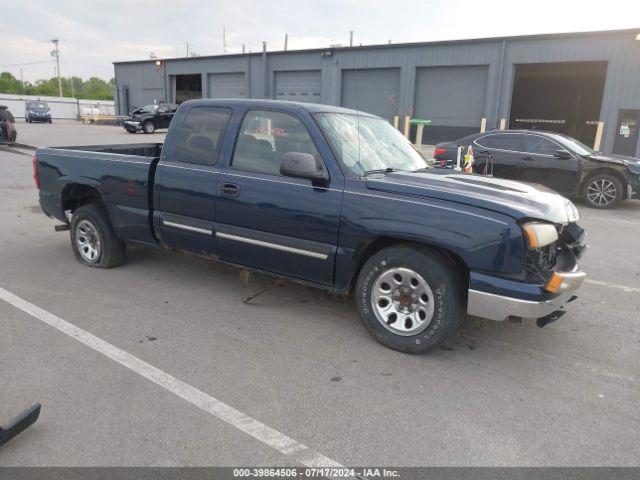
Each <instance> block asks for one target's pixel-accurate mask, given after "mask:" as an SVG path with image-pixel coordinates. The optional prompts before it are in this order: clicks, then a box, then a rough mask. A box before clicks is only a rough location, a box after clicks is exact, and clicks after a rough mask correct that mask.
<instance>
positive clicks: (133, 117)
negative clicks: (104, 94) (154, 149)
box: [122, 103, 178, 133]
mask: <svg viewBox="0 0 640 480" xmlns="http://www.w3.org/2000/svg"><path fill="white" fill-rule="evenodd" d="M177 109H178V106H177V105H174V104H170V103H161V104H159V105H156V104H151V105H145V106H144V107H140V108H136V109H134V110H132V111H131V113H130V114H129V118H128V119H127V120H125V121H124V122H123V124H122V126H123V127H124V129H125V130H126V131H127V132H129V133H137V132H144V133H153V132H155V131H156V130H158V129H159V128H169V124H171V120H173V116H174V115H175V113H176V110H177Z"/></svg>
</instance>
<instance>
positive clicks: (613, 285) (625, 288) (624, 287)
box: [585, 278, 640, 293]
mask: <svg viewBox="0 0 640 480" xmlns="http://www.w3.org/2000/svg"><path fill="white" fill-rule="evenodd" d="M585 283H590V284H592V285H600V286H601V287H611V288H617V289H619V290H622V291H625V292H638V293H640V288H638V287H628V286H627V285H618V284H617V283H609V282H601V281H600V280H591V279H590V278H587V279H585Z"/></svg>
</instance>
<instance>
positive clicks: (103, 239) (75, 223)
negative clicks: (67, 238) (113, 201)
mask: <svg viewBox="0 0 640 480" xmlns="http://www.w3.org/2000/svg"><path fill="white" fill-rule="evenodd" d="M70 233H71V247H72V248H73V253H74V254H75V256H76V259H77V260H78V261H79V262H80V263H81V264H82V265H85V266H87V267H96V268H113V267H117V266H119V265H122V263H124V260H125V253H126V248H125V244H124V242H122V241H120V240H119V239H118V237H116V234H115V233H114V231H113V227H112V226H111V221H110V220H109V215H108V214H107V210H106V209H105V208H104V207H103V206H102V205H99V204H94V203H90V204H87V205H83V206H81V207H80V208H78V209H77V210H76V211H75V212H74V213H73V217H72V219H71V229H70Z"/></svg>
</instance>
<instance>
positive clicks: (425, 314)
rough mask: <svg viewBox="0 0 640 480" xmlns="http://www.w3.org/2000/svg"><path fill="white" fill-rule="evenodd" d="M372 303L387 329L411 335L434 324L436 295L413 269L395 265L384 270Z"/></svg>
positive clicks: (398, 333) (379, 319) (374, 285)
mask: <svg viewBox="0 0 640 480" xmlns="http://www.w3.org/2000/svg"><path fill="white" fill-rule="evenodd" d="M371 306H372V308H373V311H374V312H375V314H376V318H377V319H378V321H379V322H380V323H381V324H382V326H383V327H384V328H386V329H387V330H389V331H391V332H393V333H395V334H397V335H403V336H410V335H416V334H418V333H420V332H421V331H423V330H424V329H425V328H427V327H428V326H429V324H430V323H431V320H432V319H433V313H434V298H433V293H432V291H431V288H430V287H429V284H428V283H427V282H426V280H425V279H424V278H422V276H421V275H420V274H418V273H417V272H414V271H413V270H411V269H409V268H401V267H393V268H389V269H388V270H385V271H383V272H382V273H381V274H380V275H379V276H378V278H377V279H376V281H375V283H374V284H373V290H372V292H371Z"/></svg>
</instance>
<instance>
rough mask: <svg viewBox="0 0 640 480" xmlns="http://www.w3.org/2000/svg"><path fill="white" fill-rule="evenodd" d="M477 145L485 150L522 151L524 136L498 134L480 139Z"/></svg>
mask: <svg viewBox="0 0 640 480" xmlns="http://www.w3.org/2000/svg"><path fill="white" fill-rule="evenodd" d="M476 143H477V144H478V145H480V146H481V147H485V148H497V149H500V150H511V151H513V152H521V151H522V135H518V134H515V133H497V134H494V135H487V136H485V137H481V138H478V139H477V140H476Z"/></svg>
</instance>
